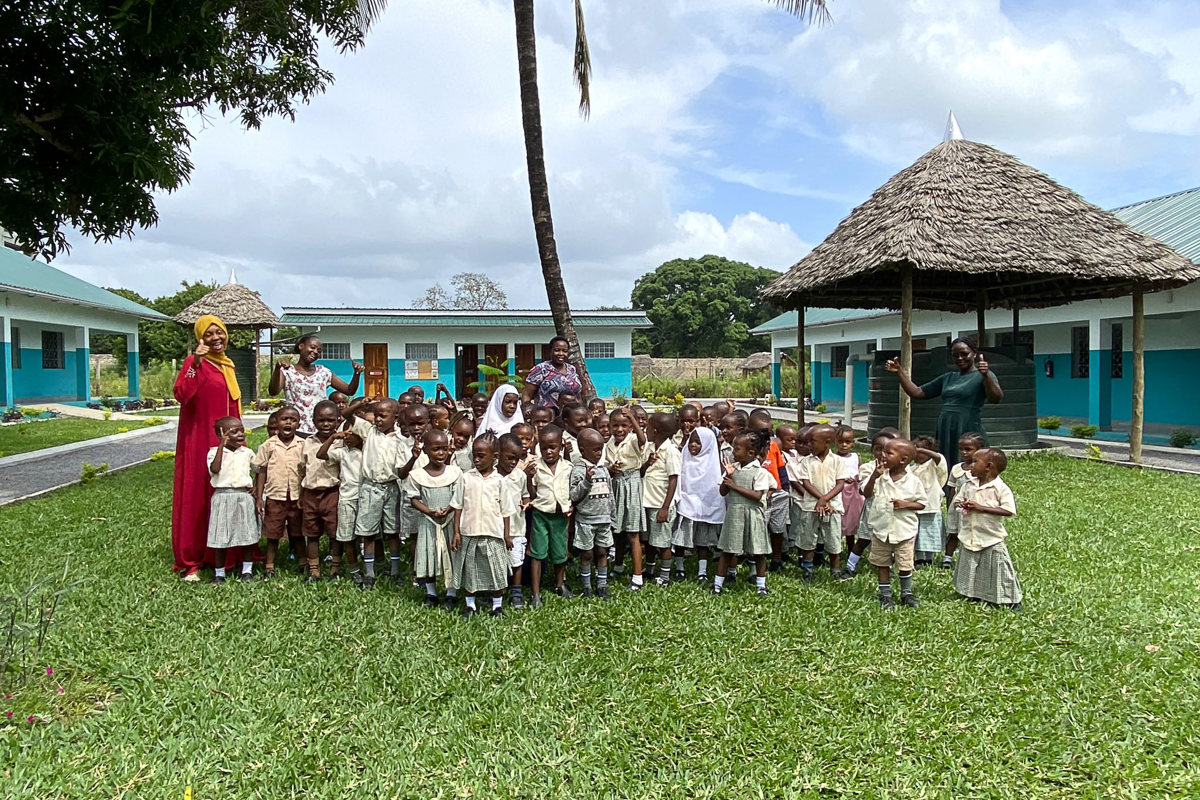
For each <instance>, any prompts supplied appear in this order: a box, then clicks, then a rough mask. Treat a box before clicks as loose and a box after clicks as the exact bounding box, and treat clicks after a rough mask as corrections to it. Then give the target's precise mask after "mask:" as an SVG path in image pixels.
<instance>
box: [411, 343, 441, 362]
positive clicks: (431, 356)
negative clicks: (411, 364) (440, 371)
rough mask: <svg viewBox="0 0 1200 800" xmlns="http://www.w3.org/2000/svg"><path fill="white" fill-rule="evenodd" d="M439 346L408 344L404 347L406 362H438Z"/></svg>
mask: <svg viewBox="0 0 1200 800" xmlns="http://www.w3.org/2000/svg"><path fill="white" fill-rule="evenodd" d="M437 357H438V349H437V344H436V343H434V344H406V345H404V360H405V361H437Z"/></svg>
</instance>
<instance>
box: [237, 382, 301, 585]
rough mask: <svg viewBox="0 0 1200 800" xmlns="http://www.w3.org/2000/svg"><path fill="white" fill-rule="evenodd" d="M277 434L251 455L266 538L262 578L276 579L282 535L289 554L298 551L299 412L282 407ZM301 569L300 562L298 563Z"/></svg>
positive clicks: (299, 517) (299, 534) (291, 407)
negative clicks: (276, 559)
mask: <svg viewBox="0 0 1200 800" xmlns="http://www.w3.org/2000/svg"><path fill="white" fill-rule="evenodd" d="M275 423H276V425H277V426H278V433H276V434H275V435H274V436H272V437H271V438H270V439H267V440H266V441H265V442H263V443H262V445H261V446H260V447H259V448H258V452H257V453H255V454H254V459H253V461H251V462H250V463H251V465H252V466H253V467H254V468H255V469H257V470H258V476H257V477H256V478H255V481H254V497H255V502H256V504H257V510H258V514H259V516H260V517H262V518H263V526H262V527H263V536H265V537H266V539H267V563H266V570H265V571H264V572H263V578H264V579H265V580H269V579H271V578H273V577H275V557H276V556H277V555H278V554H279V540H280V539H282V538H284V537H285V536H286V537H287V538H288V542H289V543H290V546H291V548H292V551H293V552H295V551H296V550H299V549H300V546H299V542H301V541H302V539H301V533H300V528H301V520H302V517H303V515H302V513H301V511H300V464H301V461H302V459H303V441H302V440H301V439H299V438H298V437H297V436H296V431H297V430H298V429H299V428H300V412H299V411H298V410H297V409H296V408H295V407H294V406H284V407H283V408H281V409H279V411H278V415H277V416H276V417H275ZM300 567H301V569H303V568H304V563H303V559H302V560H301V564H300Z"/></svg>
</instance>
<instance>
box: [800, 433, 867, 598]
mask: <svg viewBox="0 0 1200 800" xmlns="http://www.w3.org/2000/svg"><path fill="white" fill-rule="evenodd" d="M833 440H834V433H833V428H831V427H829V426H828V425H817V426H816V427H814V428H812V429H811V435H810V441H811V442H812V452H811V453H810V454H809V455H807V456H804V457H803V459H802V460H801V463H800V464H799V465H798V467H799V468H798V469H797V470H796V472H797V473H798V474H794V475H793V476H792V477H793V478H796V479H799V481H800V486H801V488H802V490H803V494H802V496H801V500H800V516H799V519H796V518H795V517H793V523H792V524H793V526H796V525H798V526H799V531H798V534H797V537H796V538H797V541H798V544H799V547H800V580H801V581H802V582H803V583H812V582H813V556H814V554H815V552H816V549H817V545H818V544H820V545H822V546H823V547H824V548H825V554H826V555H827V556H828V557H829V572H830V576H831V577H832V578H833V579H834V580H839V579H841V578H842V577H843V574H842V570H841V566H842V487H843V486H845V485H846V482H847V481H854V480H857V478H858V474H857V471H855V472H851V471H850V464H849V462H847V461H846V460H845V459H844V458H839V457H838V456H837V455H835V454H834V452H833Z"/></svg>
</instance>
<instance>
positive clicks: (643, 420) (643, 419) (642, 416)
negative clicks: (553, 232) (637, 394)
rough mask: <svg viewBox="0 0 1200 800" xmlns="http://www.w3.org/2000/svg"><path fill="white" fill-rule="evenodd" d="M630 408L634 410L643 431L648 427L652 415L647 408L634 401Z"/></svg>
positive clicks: (634, 415) (635, 417)
mask: <svg viewBox="0 0 1200 800" xmlns="http://www.w3.org/2000/svg"><path fill="white" fill-rule="evenodd" d="M629 410H630V411H632V412H633V417H634V419H636V420H637V424H638V427H639V428H641V429H642V430H643V431H644V430H646V427H647V426H648V425H649V424H650V415H649V414H647V413H646V409H645V408H644V407H642V406H640V405H638V404H637V403H634V404H633V405H631V406H630V407H629Z"/></svg>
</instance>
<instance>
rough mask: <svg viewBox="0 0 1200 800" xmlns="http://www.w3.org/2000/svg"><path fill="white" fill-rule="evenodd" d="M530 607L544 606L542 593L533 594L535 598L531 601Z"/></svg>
mask: <svg viewBox="0 0 1200 800" xmlns="http://www.w3.org/2000/svg"><path fill="white" fill-rule="evenodd" d="M529 607H530V608H541V607H542V596H541V595H540V594H535V595H534V596H533V599H532V600H530V601H529Z"/></svg>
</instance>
